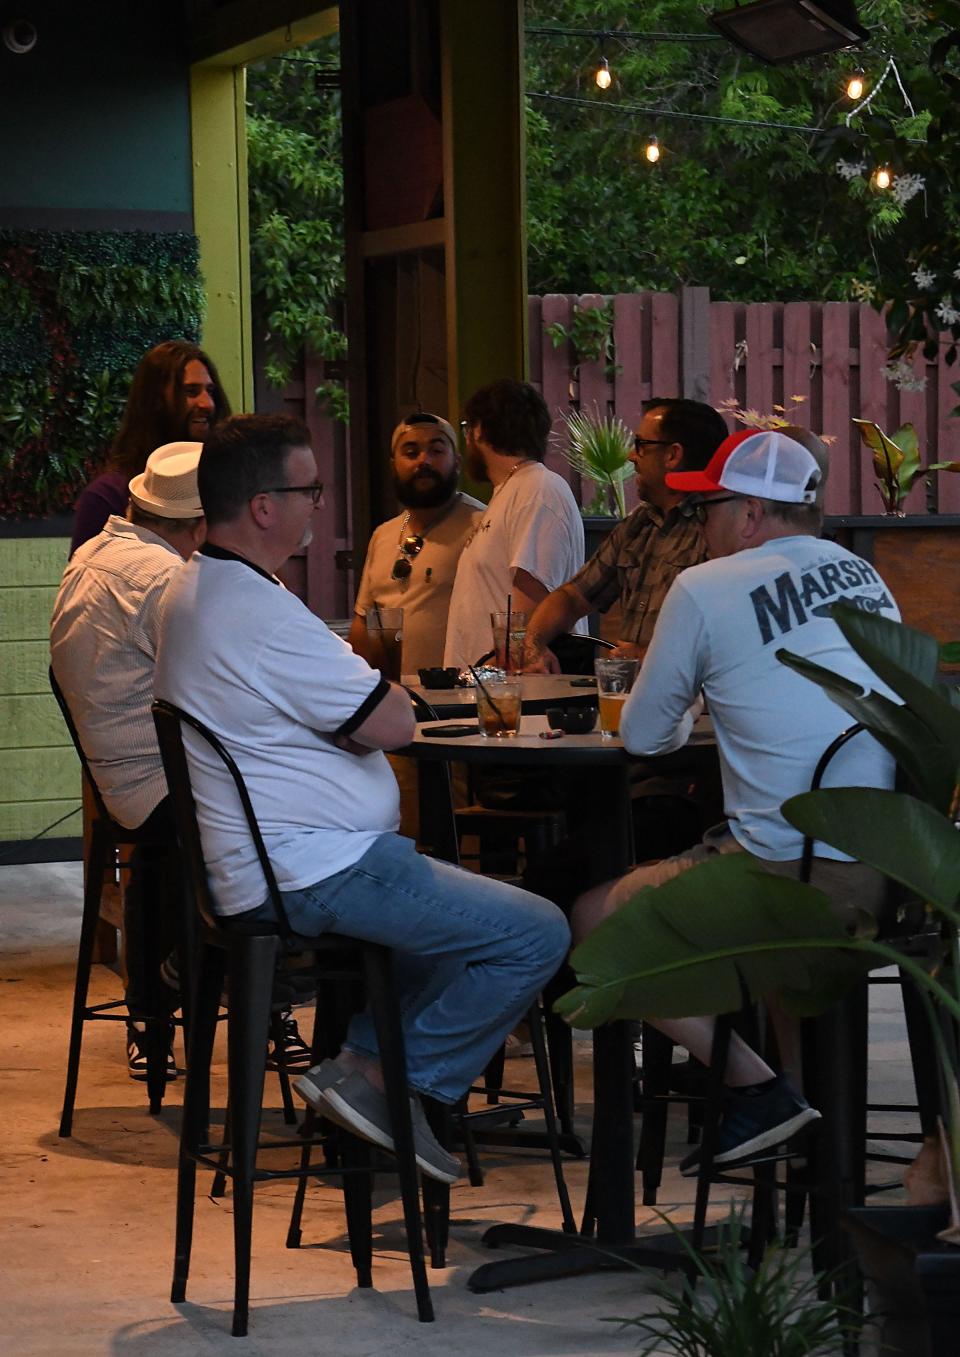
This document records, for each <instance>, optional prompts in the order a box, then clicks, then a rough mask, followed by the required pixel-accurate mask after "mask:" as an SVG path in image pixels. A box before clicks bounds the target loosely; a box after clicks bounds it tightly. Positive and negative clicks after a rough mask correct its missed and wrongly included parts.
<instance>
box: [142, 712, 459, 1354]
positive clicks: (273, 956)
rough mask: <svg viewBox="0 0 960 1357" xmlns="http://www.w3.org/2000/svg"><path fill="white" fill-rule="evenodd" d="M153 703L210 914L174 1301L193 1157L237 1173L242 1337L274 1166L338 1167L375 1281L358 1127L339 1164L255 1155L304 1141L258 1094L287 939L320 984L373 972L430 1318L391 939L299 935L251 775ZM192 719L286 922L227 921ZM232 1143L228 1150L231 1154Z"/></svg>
mask: <svg viewBox="0 0 960 1357" xmlns="http://www.w3.org/2000/svg"><path fill="white" fill-rule="evenodd" d="M153 713H154V720H155V722H156V727H157V735H158V739H159V743H160V751H161V754H162V757H163V763H164V769H165V771H166V775H167V784H168V786H169V787H170V795H171V798H172V801H173V808H174V814H175V818H176V824H177V832H178V836H179V840H180V847H181V852H182V856H183V862H184V866H185V869H186V870H187V872H188V873H189V887H190V891H191V892H192V895H193V897H194V902H195V904H196V906H197V909H198V911H199V914H200V917H201V921H202V933H201V938H200V948H199V959H198V964H197V966H196V968H195V973H196V977H197V980H196V990H195V993H194V1015H193V1024H192V1030H191V1033H190V1050H189V1059H188V1065H187V1085H186V1093H185V1097H184V1114H183V1126H182V1132H181V1140H180V1159H179V1169H178V1177H177V1226H176V1247H175V1258H174V1273H173V1285H172V1289H171V1299H172V1300H173V1301H174V1302H175V1303H177V1302H181V1301H183V1300H184V1299H185V1298H186V1285H187V1276H188V1272H189V1267H190V1253H191V1245H192V1236H193V1215H194V1201H195V1195H196V1166H197V1164H203V1165H205V1166H206V1167H209V1168H212V1169H214V1170H218V1171H220V1172H223V1173H225V1174H226V1176H227V1177H229V1178H230V1179H231V1180H232V1183H233V1209H234V1268H235V1280H234V1310H233V1327H232V1332H233V1334H234V1336H236V1337H242V1336H243V1335H244V1334H246V1332H247V1325H248V1315H249V1289H250V1239H251V1230H252V1224H253V1191H254V1187H255V1185H256V1183H258V1182H264V1181H267V1180H271V1179H275V1178H294V1179H302V1178H304V1177H307V1176H309V1177H316V1178H323V1177H329V1176H332V1175H337V1176H339V1177H341V1178H342V1181H343V1189H344V1201H345V1207H346V1214H347V1225H348V1231H349V1235H350V1248H351V1255H352V1257H353V1261H354V1266H355V1268H356V1273H357V1285H358V1286H360V1287H369V1286H370V1285H371V1284H372V1280H371V1257H372V1231H371V1218H370V1202H371V1195H370V1177H371V1173H372V1172H373V1169H372V1167H371V1164H372V1160H371V1155H370V1154H369V1152H368V1147H367V1146H365V1145H363V1143H362V1142H360V1141H357V1140H356V1139H355V1138H354V1137H352V1136H348V1135H343V1136H341V1137H338V1143H339V1145H340V1146H341V1160H342V1162H341V1163H340V1164H339V1165H337V1166H334V1167H320V1166H315V1165H313V1164H310V1163H306V1164H305V1163H304V1162H303V1161H301V1164H300V1165H299V1166H298V1167H295V1168H289V1169H283V1168H267V1167H264V1166H263V1165H262V1164H261V1162H260V1161H259V1155H260V1153H261V1152H267V1151H270V1150H274V1149H287V1150H289V1149H290V1148H292V1147H297V1148H300V1149H301V1150H303V1149H305V1148H306V1147H305V1145H304V1142H303V1140H302V1139H301V1138H297V1139H296V1140H287V1141H279V1140H278V1141H270V1142H269V1143H263V1142H261V1140H260V1119H261V1103H262V1099H263V1084H264V1071H265V1066H266V1050H267V1033H268V1028H269V1023H270V1009H271V998H272V992H273V982H274V975H275V972H276V968H277V963H278V961H279V959H280V957H281V953H282V951H283V950H285V949H286V950H296V951H310V952H312V953H313V954H314V957H315V960H316V979H317V983H318V985H321V986H322V985H324V984H326V983H327V982H328V981H330V982H333V981H335V980H340V979H343V978H344V977H346V978H348V980H349V981H350V982H351V983H356V980H357V976H358V975H362V976H363V978H364V979H365V982H366V995H367V1000H368V1002H369V1004H370V1008H371V1011H372V1015H373V1019H374V1024H375V1027H376V1032H377V1040H378V1043H379V1046H380V1058H381V1065H382V1069H383V1074H384V1082H385V1093H386V1098H387V1103H388V1107H389V1110H390V1120H391V1129H392V1132H393V1138H394V1141H395V1144H396V1154H397V1169H398V1172H399V1177H400V1191H401V1198H402V1202H403V1214H404V1224H405V1227H406V1236H407V1248H408V1251H409V1254H410V1264H411V1270H412V1273H413V1283H414V1290H415V1293H416V1299H417V1313H418V1317H419V1318H420V1319H421V1320H422V1321H429V1320H432V1319H433V1307H432V1302H431V1299H430V1292H429V1287H428V1284H427V1277H426V1268H425V1263H424V1256H423V1238H422V1227H421V1217H420V1202H419V1196H418V1190H417V1171H416V1161H415V1159H414V1149H413V1129H412V1126H411V1121H410V1104H409V1101H408V1097H409V1094H408V1089H407V1076H406V1057H405V1053H404V1048H403V1037H402V1029H401V1025H400V1010H399V1004H398V1001H397V995H396V990H395V987H394V984H393V974H392V963H391V956H390V952H389V949H387V948H384V947H380V946H377V945H374V944H371V943H366V942H360V941H358V940H357V939H353V938H349V937H343V936H340V935H336V934H326V935H324V936H322V937H320V938H298V937H296V936H295V935H294V934H292V932H291V930H290V927H289V924H288V922H287V919H286V915H285V913H284V909H283V901H282V898H281V895H280V890H279V887H278V885H277V881H276V877H275V875H274V872H273V868H272V866H271V863H270V860H269V857H268V855H267V851H266V846H265V844H264V842H263V837H262V835H261V832H260V827H259V825H258V823H257V819H256V814H255V812H254V809H253V806H252V803H251V801H250V797H249V794H248V792H247V788H246V785H245V783H244V781H243V777H242V775H241V773H240V770H239V769H238V767H237V765H236V763H235V761H234V760H233V758H232V757H231V755H230V753H229V752H228V750H227V749H226V748H225V747H224V746H223V744H222V743H221V742H220V740H219V739H218V738H217V736H216V735H215V734H214V733H213V732H212V731H211V730H209V729H207V727H206V726H204V725H203V724H202V723H201V722H199V721H198V720H197V719H196V718H195V717H192V716H190V715H189V714H188V713H186V712H184V711H182V710H180V709H179V708H178V707H175V706H173V705H172V704H170V703H167V702H155V703H154V706H153ZM184 726H187V727H189V729H190V730H191V731H192V732H193V733H194V734H195V735H196V736H197V737H199V738H200V739H202V740H204V741H205V742H206V744H207V746H208V747H209V749H210V750H211V751H212V752H213V753H214V754H215V755H216V756H217V758H218V759H219V760H220V762H221V763H222V764H223V767H224V770H225V771H226V772H227V773H228V774H229V777H230V779H231V780H232V783H233V787H234V789H235V791H236V794H237V797H238V799H239V802H240V806H241V807H242V811H243V814H244V817H245V819H246V823H247V826H248V829H249V831H250V836H251V838H252V840H253V843H254V845H255V848H256V852H257V857H258V859H259V862H260V867H261V869H262V872H263V876H264V882H265V886H266V891H267V894H268V895H269V898H270V900H271V902H272V904H273V907H274V910H275V912H276V916H277V920H278V924H277V927H276V928H274V929H273V930H270V929H269V928H268V927H264V928H263V930H262V931H260V932H257V933H244V932H241V931H239V930H231V929H229V928H224V927H223V926H222V922H221V921H220V920H219V919H218V918H217V915H216V914H215V912H214V907H213V900H212V897H211V894H210V890H209V885H208V882H207V873H206V864H205V862H204V858H203V849H202V845H201V841H200V831H199V826H198V824H197V817H196V807H195V804H194V799H193V791H192V786H191V782H190V772H189V766H188V763H187V757H186V751H185V749H184V742H183V727H184ZM224 980H226V983H227V987H228V992H229V996H230V1006H229V1010H228V1015H227V1033H228V1062H227V1068H228V1089H229V1095H228V1102H229V1108H230V1131H229V1134H230V1142H229V1145H228V1146H220V1145H213V1144H211V1143H210V1141H209V1113H210V1062H211V1057H212V1052H213V1044H214V1037H215V1034H216V1020H217V1012H218V1009H219V998H220V993H221V989H222V985H223V982H224ZM312 1143H314V1144H321V1145H325V1144H326V1143H327V1142H326V1138H325V1137H321V1138H320V1139H319V1140H317V1141H314V1142H312ZM225 1150H227V1151H228V1157H227V1160H226V1163H225V1162H224V1151H225Z"/></svg>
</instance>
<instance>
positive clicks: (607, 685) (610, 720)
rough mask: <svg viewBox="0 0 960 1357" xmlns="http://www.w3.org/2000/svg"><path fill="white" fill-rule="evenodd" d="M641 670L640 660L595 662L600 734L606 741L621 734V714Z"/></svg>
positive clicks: (604, 660)
mask: <svg viewBox="0 0 960 1357" xmlns="http://www.w3.org/2000/svg"><path fill="white" fill-rule="evenodd" d="M639 668H640V661H639V660H627V659H603V660H594V662H593V671H594V673H595V674H596V676H597V696H598V698H599V700H600V732H601V734H602V736H603V738H604V739H605V740H612V739H613V737H614V735H619V734H620V714H621V712H622V711H623V704H624V702H626V700H627V694H628V693H629V691H630V689H631V688H632V687H633V681H634V679H635V678H636V677H637V671H638V669H639Z"/></svg>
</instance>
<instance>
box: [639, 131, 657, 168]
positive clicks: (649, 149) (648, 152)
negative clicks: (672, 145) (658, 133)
mask: <svg viewBox="0 0 960 1357" xmlns="http://www.w3.org/2000/svg"><path fill="white" fill-rule="evenodd" d="M643 154H644V155H645V156H646V157H647V159H648V160H649V161H650V164H651V165H655V164H656V163H657V161H658V160H659V159H660V143H659V141H658V140H657V138H656V137H648V138H647V144H646V146H645V147H644V151H643Z"/></svg>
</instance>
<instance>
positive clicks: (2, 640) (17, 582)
mask: <svg viewBox="0 0 960 1357" xmlns="http://www.w3.org/2000/svg"><path fill="white" fill-rule="evenodd" d="M69 545H70V544H69V542H68V540H67V539H66V538H63V537H41V538H8V539H6V540H2V539H0V839H28V838H30V837H32V836H33V835H34V834H36V833H37V832H38V831H39V830H41V829H43V828H45V827H46V826H47V825H49V824H52V823H53V821H54V820H57V819H59V817H60V816H61V815H64V814H65V813H66V812H67V811H70V810H73V809H75V808H76V807H78V806H79V805H80V764H79V762H78V760H77V756H76V754H75V753H74V750H73V746H72V745H71V743H70V739H69V736H68V735H67V731H66V728H65V726H64V724H63V721H62V720H61V717H60V713H59V711H58V710H57V705H56V703H55V702H54V700H53V697H52V696H51V693H50V686H49V684H48V682H47V667H48V665H49V663H50V647H49V643H48V639H47V638H48V635H49V625H50V613H51V610H52V608H53V600H54V598H55V596H56V592H57V587H58V585H59V583H60V577H61V575H62V574H63V567H64V565H65V564H66V560H67V551H68V549H69ZM80 829H81V825H80V816H79V815H75V816H73V817H72V818H71V819H69V820H67V821H65V823H64V824H62V825H60V826H59V827H58V828H57V829H55V830H54V831H53V836H54V837H56V838H73V837H78V836H79V834H80Z"/></svg>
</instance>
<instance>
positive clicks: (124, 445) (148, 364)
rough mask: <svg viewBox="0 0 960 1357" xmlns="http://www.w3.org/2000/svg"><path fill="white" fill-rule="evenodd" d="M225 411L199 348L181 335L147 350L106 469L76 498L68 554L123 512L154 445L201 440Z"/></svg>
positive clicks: (220, 390)
mask: <svg viewBox="0 0 960 1357" xmlns="http://www.w3.org/2000/svg"><path fill="white" fill-rule="evenodd" d="M229 414H230V402H229V401H228V400H227V396H226V392H225V391H224V389H223V386H222V385H221V382H220V378H219V376H218V375H217V369H216V368H215V367H214V365H213V363H212V361H211V360H210V358H209V357H208V356H207V354H206V353H205V352H204V351H203V349H201V348H198V347H197V345H196V344H191V343H189V342H188V341H187V340H185V339H168V340H166V341H165V342H164V343H163V344H156V345H155V346H154V347H153V348H152V349H150V350H149V352H147V353H145V354H144V356H143V357H142V358H141V359H140V362H139V363H138V364H137V370H136V372H135V373H134V374H133V381H132V382H131V384H130V394H129V396H128V397H127V405H126V409H125V410H124V412H123V419H122V420H121V422H120V428H119V429H118V430H117V433H116V437H115V438H114V440H113V443H112V445H111V447H110V454H109V457H108V460H107V467H106V470H104V472H103V473H102V474H101V475H99V476H97V477H96V478H95V479H94V480H93V481H91V482H90V484H89V485H88V486H87V487H86V489H85V490H84V491H83V492H82V493H81V495H80V498H79V499H78V500H77V504H76V517H75V519H74V528H73V540H72V541H71V543H70V554H71V555H73V553H74V552H75V551H76V549H77V547H78V546H80V544H81V543H82V542H87V541H89V540H90V538H91V537H96V535H97V533H98V532H100V530H101V529H102V528H103V526H104V524H105V523H106V521H107V519H108V518H109V517H110V515H111V514H119V515H120V516H121V517H122V516H123V514H124V513H125V512H126V508H127V498H128V492H127V486H128V485H129V483H130V480H131V478H132V477H134V476H139V475H140V473H141V472H142V471H143V469H144V467H145V466H146V464H147V458H148V457H149V456H150V454H151V452H153V450H154V448H159V447H162V446H165V445H166V444H167V443H176V442H180V441H182V440H184V439H186V440H188V441H189V442H191V443H202V442H203V441H204V439H205V438H206V436H207V434H208V433H209V431H210V429H211V428H212V427H213V425H214V424H215V423H216V422H217V421H218V420H221V419H226V417H227V416H228V415H229Z"/></svg>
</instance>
